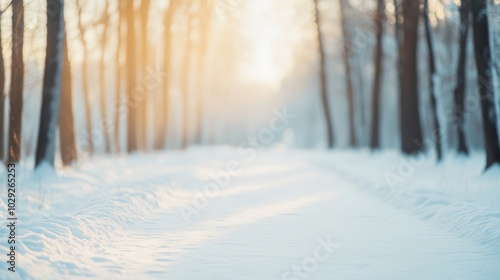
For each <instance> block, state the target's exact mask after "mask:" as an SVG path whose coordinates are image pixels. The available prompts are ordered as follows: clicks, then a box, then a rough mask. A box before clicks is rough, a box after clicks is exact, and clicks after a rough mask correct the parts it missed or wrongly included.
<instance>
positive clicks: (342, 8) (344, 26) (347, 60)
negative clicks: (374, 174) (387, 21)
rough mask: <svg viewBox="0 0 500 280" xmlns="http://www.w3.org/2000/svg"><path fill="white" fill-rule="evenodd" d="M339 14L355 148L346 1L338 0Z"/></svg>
mask: <svg viewBox="0 0 500 280" xmlns="http://www.w3.org/2000/svg"><path fill="white" fill-rule="evenodd" d="M339 3H340V14H341V17H342V34H343V36H344V55H343V57H344V70H345V79H346V93H347V102H348V105H349V109H348V110H349V111H348V113H349V120H348V121H349V145H350V146H351V147H355V146H357V144H358V143H357V139H356V128H355V122H354V87H353V82H352V67H351V44H352V40H351V34H350V32H349V30H348V27H347V26H348V23H347V18H348V16H347V14H346V13H347V9H348V8H350V7H349V2H348V0H340V1H339Z"/></svg>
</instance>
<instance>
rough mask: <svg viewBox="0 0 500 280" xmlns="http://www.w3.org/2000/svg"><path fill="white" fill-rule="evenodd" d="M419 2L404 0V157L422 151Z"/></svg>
mask: <svg viewBox="0 0 500 280" xmlns="http://www.w3.org/2000/svg"><path fill="white" fill-rule="evenodd" d="M419 15H420V0H403V16H404V23H403V29H404V48H403V53H402V54H403V66H404V67H403V69H404V70H403V91H402V92H401V96H400V100H399V101H400V110H401V111H400V113H401V120H400V121H401V122H400V126H401V140H402V142H401V148H402V151H403V153H405V154H415V153H418V152H420V151H422V150H423V148H424V147H423V143H422V129H421V126H420V112H419V99H418V71H417V69H418V66H417V64H418V59H417V48H418V19H419Z"/></svg>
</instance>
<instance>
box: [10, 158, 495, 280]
mask: <svg viewBox="0 0 500 280" xmlns="http://www.w3.org/2000/svg"><path fill="white" fill-rule="evenodd" d="M200 154H202V155H200ZM233 157H234V155H232V154H231V153H230V152H220V153H214V154H206V152H203V153H201V152H200V151H193V152H190V153H187V154H175V155H174V154H173V155H171V156H170V157H169V158H168V159H165V158H164V157H160V156H151V157H145V158H144V157H143V158H137V159H134V158H131V159H127V160H123V161H122V162H120V163H119V164H117V165H115V164H113V162H112V161H111V160H110V161H103V163H101V164H98V165H97V166H96V165H95V164H94V165H90V164H88V165H86V166H83V167H81V169H82V170H80V172H74V173H72V172H69V173H68V174H64V175H63V177H65V176H66V177H65V178H66V179H64V180H63V182H60V183H59V184H61V185H60V186H57V184H54V185H55V187H52V188H55V189H57V188H68V187H69V186H70V185H74V186H76V187H75V189H76V190H75V191H74V194H73V195H74V198H68V197H66V198H64V197H63V196H62V195H61V196H59V195H57V194H51V191H50V190H46V192H45V196H44V198H43V201H44V203H45V204H47V205H50V207H49V206H46V207H47V208H50V209H46V210H45V212H50V213H51V214H50V215H45V217H43V218H41V217H36V215H35V214H32V216H31V217H30V218H29V219H26V221H25V222H24V223H23V225H25V226H24V227H23V228H22V229H21V232H20V240H22V241H21V243H22V246H21V249H20V254H21V257H20V261H19V273H18V274H17V276H20V277H21V278H27V279H31V278H36V279H48V278H47V277H48V276H50V279H57V278H65V279H66V278H85V277H97V278H100V279H442V280H447V279H449V280H460V279H498V277H499V276H500V254H499V252H498V251H497V250H495V249H491V248H488V247H487V246H482V245H480V244H477V243H475V242H473V240H471V239H467V238H462V237H460V236H459V235H457V234H456V233H454V232H453V231H450V230H448V229H446V228H444V227H441V226H440V225H439V224H437V223H434V222H432V221H428V220H424V219H421V218H419V216H418V215H414V214H412V213H411V212H409V211H402V210H401V209H398V208H395V207H393V206H392V205H390V204H389V203H387V202H385V201H383V200H381V199H379V198H378V197H376V196H374V195H373V194H371V193H369V192H366V191H364V190H363V189H361V188H359V187H357V186H356V185H355V183H353V182H351V181H350V179H348V178H349V177H348V176H345V174H344V173H343V172H341V171H340V170H336V169H335V168H332V165H329V164H327V163H324V162H323V161H321V160H318V156H317V155H316V156H309V155H307V154H304V153H297V154H291V155H289V154H287V155H285V154H283V155H277V154H274V153H268V154H265V153H263V154H260V155H259V157H257V158H256V159H254V160H251V161H249V162H244V164H243V162H242V161H238V162H239V163H241V172H239V173H238V174H237V175H233V176H230V177H229V178H230V183H229V185H228V186H227V187H223V188H221V189H220V193H219V194H217V195H213V196H211V197H206V196H203V197H204V198H206V199H207V200H206V201H208V202H209V203H208V206H206V207H198V208H196V207H194V205H193V197H194V196H195V195H196V193H198V194H200V193H202V192H203V186H205V185H206V184H208V183H214V180H213V179H212V178H211V177H210V176H211V174H214V172H215V173H217V172H219V171H222V170H225V167H224V166H226V165H227V163H228V162H229V161H231V160H233ZM103 170H106V171H103ZM82 171H83V172H84V173H85V174H88V175H86V176H87V177H77V176H78V175H77V174H79V173H81V172H82ZM119 175H120V176H119ZM67 182H70V185H68V184H67ZM71 182H73V184H71ZM82 182H83V183H82ZM143 182H148V183H147V184H143ZM65 183H66V185H64V184H65ZM138 184H142V185H141V186H138ZM39 193H40V191H39V190H37V188H35V187H34V188H33V192H32V193H31V194H30V193H26V194H25V195H26V197H30V198H33V199H32V200H36V197H40V194H39ZM70 194H71V193H70ZM77 197H80V199H77V200H78V203H75V204H72V203H70V202H68V201H66V200H67V199H75V198H77ZM23 203H26V204H29V202H27V201H25V202H23ZM30 203H32V204H36V203H35V202H34V201H32V202H30ZM85 204H87V205H88V206H84V205H85ZM71 205H73V206H71ZM75 205H76V206H75ZM145 206H147V207H145ZM33 207H35V206H33ZM71 207H73V208H71ZM188 207H192V208H190V209H196V210H197V211H198V212H199V213H197V214H193V215H191V216H190V217H189V221H187V220H186V219H185V217H184V216H183V215H182V214H181V213H182V212H181V209H189V208H188ZM75 210H76V211H75ZM61 211H72V213H66V214H65V213H64V212H61ZM42 212H43V211H42ZM27 213H28V211H27ZM20 215H21V214H20ZM2 233H3V232H2ZM2 245H3V244H2ZM3 249H4V248H3V247H2V250H3ZM10 276H11V275H10V274H6V273H5V271H2V272H0V278H1V279H6V277H7V279H9V278H10Z"/></svg>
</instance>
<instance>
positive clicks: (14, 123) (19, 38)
mask: <svg viewBox="0 0 500 280" xmlns="http://www.w3.org/2000/svg"><path fill="white" fill-rule="evenodd" d="M23 45H24V1H23V0H12V65H11V68H12V70H11V79H10V94H9V96H10V112H9V151H8V157H7V163H8V164H9V163H15V162H19V160H20V159H21V140H22V139H21V128H22V115H23V89H24V85H23V83H24V59H23Z"/></svg>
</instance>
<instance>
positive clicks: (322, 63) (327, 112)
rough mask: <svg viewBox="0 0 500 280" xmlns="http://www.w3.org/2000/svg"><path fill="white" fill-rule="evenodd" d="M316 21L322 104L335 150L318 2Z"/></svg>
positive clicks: (330, 141) (316, 2) (329, 138)
mask: <svg viewBox="0 0 500 280" xmlns="http://www.w3.org/2000/svg"><path fill="white" fill-rule="evenodd" d="M314 6H315V20H316V28H317V33H318V48H319V78H320V87H321V103H322V105H323V113H324V114H325V122H326V132H327V144H328V148H330V149H331V148H333V140H334V139H333V121H332V115H331V113H330V102H329V99H328V85H327V83H328V81H327V77H326V55H325V50H324V42H323V34H322V33H321V25H320V22H321V20H320V16H319V9H318V0H315V2H314Z"/></svg>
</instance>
